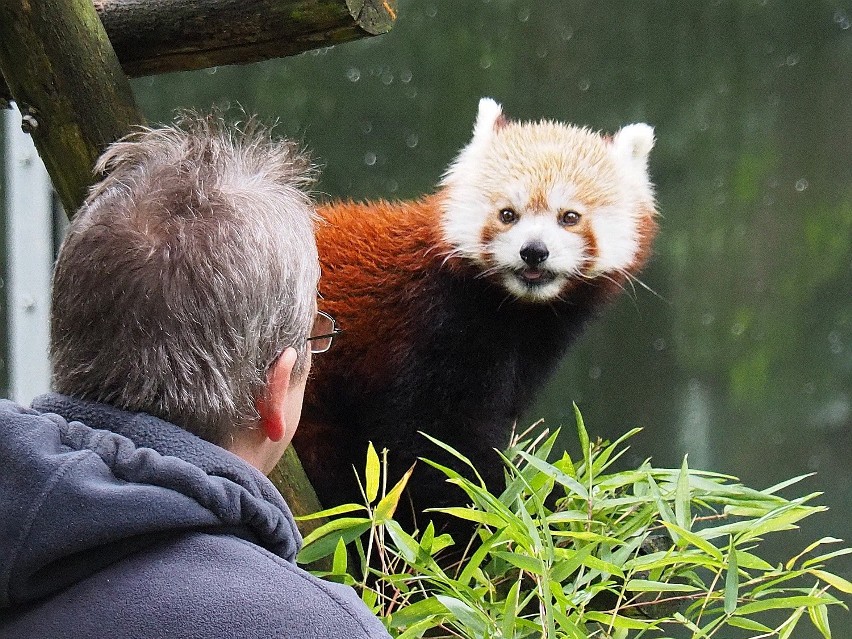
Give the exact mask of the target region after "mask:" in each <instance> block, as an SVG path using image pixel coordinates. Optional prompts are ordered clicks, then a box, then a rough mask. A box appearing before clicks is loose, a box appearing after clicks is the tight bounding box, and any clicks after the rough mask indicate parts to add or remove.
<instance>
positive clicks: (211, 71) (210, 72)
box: [204, 67, 219, 75]
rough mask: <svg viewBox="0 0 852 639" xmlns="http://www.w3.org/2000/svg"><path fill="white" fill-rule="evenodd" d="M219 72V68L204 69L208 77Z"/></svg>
mask: <svg viewBox="0 0 852 639" xmlns="http://www.w3.org/2000/svg"><path fill="white" fill-rule="evenodd" d="M218 70H219V67H209V68H207V69H204V71H205V72H206V73H207V75H215V74H216V72H217V71H218Z"/></svg>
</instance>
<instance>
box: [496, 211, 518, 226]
mask: <svg viewBox="0 0 852 639" xmlns="http://www.w3.org/2000/svg"><path fill="white" fill-rule="evenodd" d="M517 219H518V214H517V213H515V211H514V209H509V208H505V209H500V221H501V222H503V224H511V223H512V222H514V221H515V220H517Z"/></svg>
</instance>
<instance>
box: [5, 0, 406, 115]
mask: <svg viewBox="0 0 852 639" xmlns="http://www.w3.org/2000/svg"><path fill="white" fill-rule="evenodd" d="M90 1H91V0H90ZM94 6H95V9H96V11H97V13H98V16H99V17H100V19H101V22H102V23H103V25H104V28H105V29H106V32H107V34H108V35H109V39H110V42H111V43H112V46H113V49H114V50H115V52H116V54H117V55H118V59H119V60H120V61H121V66H122V68H123V69H124V72H125V73H126V74H127V75H128V76H130V77H138V76H144V75H154V74H159V73H168V72H171V71H188V70H192V69H202V68H206V67H213V66H219V65H228V64H246V63H249V62H256V61H259V60H266V59H269V58H278V57H284V56H289V55H294V54H297V53H301V52H303V51H308V50H310V49H317V48H321V47H328V46H332V45H335V44H340V43H343V42H348V41H350V40H354V39H357V38H362V37H365V36H373V35H379V34H382V33H386V32H387V31H389V30H390V28H391V27H392V26H393V23H394V21H395V20H396V0H254V1H252V2H241V1H240V0H196V1H191V0H94ZM3 98H5V99H7V100H8V99H9V98H10V94H9V91H8V89H7V88H6V87H5V86H3V84H2V83H0V100H2V99H3Z"/></svg>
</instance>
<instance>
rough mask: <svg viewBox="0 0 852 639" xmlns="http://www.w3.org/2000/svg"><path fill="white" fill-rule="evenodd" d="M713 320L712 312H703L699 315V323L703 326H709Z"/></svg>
mask: <svg viewBox="0 0 852 639" xmlns="http://www.w3.org/2000/svg"><path fill="white" fill-rule="evenodd" d="M715 321H716V317H715V316H714V315H713V313H704V314H703V315H702V316H701V324H702V325H703V326H710V325H711V324H712V323H713V322H715Z"/></svg>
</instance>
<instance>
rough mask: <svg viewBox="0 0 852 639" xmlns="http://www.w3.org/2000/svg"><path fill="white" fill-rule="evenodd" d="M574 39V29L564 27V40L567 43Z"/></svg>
mask: <svg viewBox="0 0 852 639" xmlns="http://www.w3.org/2000/svg"><path fill="white" fill-rule="evenodd" d="M573 37H574V29H572V28H571V27H564V28H563V29H562V39H563V40H564V41H565V42H568V40H570V39H571V38H573Z"/></svg>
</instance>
